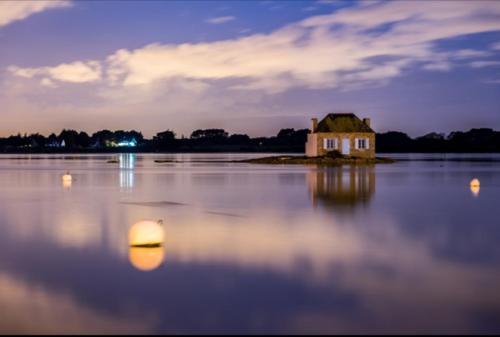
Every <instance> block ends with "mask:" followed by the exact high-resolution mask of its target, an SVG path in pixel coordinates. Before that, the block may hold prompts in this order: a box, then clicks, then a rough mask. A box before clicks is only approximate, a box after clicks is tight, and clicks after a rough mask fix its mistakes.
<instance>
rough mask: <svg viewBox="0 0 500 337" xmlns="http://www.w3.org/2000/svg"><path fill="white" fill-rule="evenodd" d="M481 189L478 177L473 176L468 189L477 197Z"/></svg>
mask: <svg viewBox="0 0 500 337" xmlns="http://www.w3.org/2000/svg"><path fill="white" fill-rule="evenodd" d="M480 190H481V182H480V181H479V179H477V178H474V179H472V180H471V182H470V191H471V192H472V195H473V196H475V197H477V196H479V191H480Z"/></svg>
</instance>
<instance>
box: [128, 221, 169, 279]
mask: <svg viewBox="0 0 500 337" xmlns="http://www.w3.org/2000/svg"><path fill="white" fill-rule="evenodd" d="M164 241H165V230H164V229H163V224H162V223H161V221H158V222H156V221H140V222H138V223H136V224H134V225H133V226H132V227H131V228H130V230H129V232H128V242H129V245H130V250H129V260H130V263H132V265H133V266H134V267H135V268H136V269H138V270H141V271H151V270H154V269H156V268H158V267H159V266H161V264H162V263H163V260H164V259H165V250H164V247H163V243H164Z"/></svg>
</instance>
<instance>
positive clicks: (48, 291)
mask: <svg viewBox="0 0 500 337" xmlns="http://www.w3.org/2000/svg"><path fill="white" fill-rule="evenodd" d="M249 156H250V157H252V155H245V154H243V155H224V154H217V155H207V154H203V155H133V154H123V155H90V156H83V155H66V156H64V155H53V156H46V155H45V156H26V155H22V156H13V155H3V156H0V192H1V193H0V233H1V236H0V237H1V239H2V243H1V244H0V312H1V315H0V332H1V333H7V332H14V333H19V332H41V333H51V332H55V333H74V332H84V333H98V332H107V333H109V332H113V333H120V332H121V333H136V332H137V333H139V332H146V333H195V332H204V333H232V332H239V333H265V332H269V333H285V332H293V333H306V332H308V333H359V332H372V333H382V332H391V333H394V332H406V333H417V332H424V333H453V332H455V333H456V332H473V333H493V332H496V333H498V332H500V292H499V291H498V286H499V285H500V221H499V214H500V213H499V210H498V207H499V203H498V200H499V199H500V165H499V164H498V163H495V162H482V161H477V162H476V161H474V162H463V161H461V162H453V161H451V162H438V161H426V160H421V161H419V160H417V159H419V158H420V159H422V158H423V159H425V158H429V157H428V156H427V157H426V156H424V155H420V156H419V155H413V156H411V158H410V159H413V160H412V161H400V162H398V163H396V164H393V165H378V166H376V167H349V166H346V167H343V168H316V167H314V166H311V167H307V166H261V165H250V164H235V163H227V162H225V163H224V162H217V161H218V160H229V159H231V160H232V159H236V158H238V159H241V158H246V157H249ZM483 156H486V157H489V158H498V156H494V155H491V156H488V155H483ZM165 158H173V159H176V160H179V161H182V162H176V163H162V164H160V163H155V162H154V160H155V159H165ZM401 158H403V157H401ZM404 158H406V159H408V157H404ZM404 158H403V159H404ZM433 158H435V157H433ZM476 158H477V157H476ZM111 159H117V160H118V163H108V160H111ZM66 171H70V172H71V174H72V176H73V180H72V182H71V184H67V183H66V184H63V182H62V180H61V176H62V174H64V173H65V172H66ZM472 178H478V179H479V180H480V181H481V187H480V189H479V190H477V189H473V190H471V188H470V186H469V182H470V181H471V179H472ZM160 219H161V220H163V227H162V228H163V229H164V234H165V241H164V244H163V245H162V246H155V247H150V248H140V247H139V248H131V247H130V245H129V238H128V232H129V229H130V227H131V226H132V225H133V224H135V223H137V222H139V221H141V220H154V221H156V220H160Z"/></svg>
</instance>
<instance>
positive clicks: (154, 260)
mask: <svg viewBox="0 0 500 337" xmlns="http://www.w3.org/2000/svg"><path fill="white" fill-rule="evenodd" d="M129 260H130V263H131V264H132V266H134V268H135V269H137V270H140V271H152V270H155V269H157V268H158V267H160V266H161V265H162V263H163V261H164V260H165V249H164V248H163V246H160V247H156V248H145V247H130V250H129Z"/></svg>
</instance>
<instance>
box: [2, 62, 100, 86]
mask: <svg viewBox="0 0 500 337" xmlns="http://www.w3.org/2000/svg"><path fill="white" fill-rule="evenodd" d="M9 71H10V72H11V73H12V74H14V75H16V76H19V77H24V78H34V77H40V78H41V83H42V85H46V86H53V85H54V83H53V81H54V80H56V81H61V82H70V83H87V82H95V81H98V80H100V79H101V73H102V71H101V64H100V63H99V62H97V61H86V62H81V61H77V62H73V63H67V64H60V65H58V66H55V67H41V68H19V67H16V66H12V67H9Z"/></svg>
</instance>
